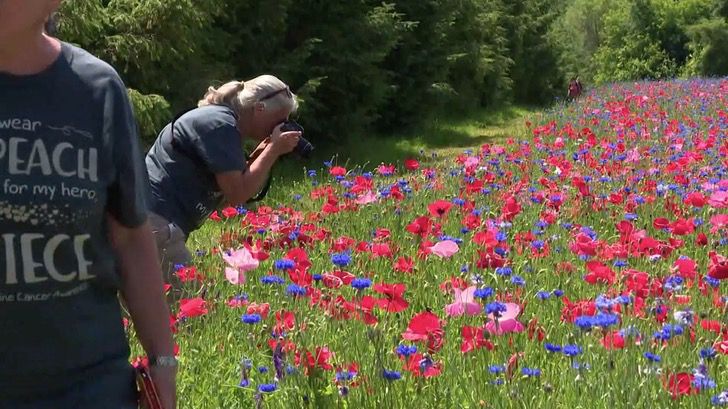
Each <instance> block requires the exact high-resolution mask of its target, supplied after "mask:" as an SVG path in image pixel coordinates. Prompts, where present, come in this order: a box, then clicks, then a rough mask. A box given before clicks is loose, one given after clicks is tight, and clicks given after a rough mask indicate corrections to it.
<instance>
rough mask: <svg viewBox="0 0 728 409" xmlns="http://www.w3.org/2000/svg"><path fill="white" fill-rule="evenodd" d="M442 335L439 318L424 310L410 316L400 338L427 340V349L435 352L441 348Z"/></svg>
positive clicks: (443, 333)
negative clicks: (405, 329)
mask: <svg viewBox="0 0 728 409" xmlns="http://www.w3.org/2000/svg"><path fill="white" fill-rule="evenodd" d="M444 335H445V332H444V331H443V329H442V321H441V320H440V318H438V316H437V315H435V314H433V313H431V312H429V311H425V312H421V313H419V314H417V315H415V316H414V317H412V319H411V320H410V322H409V325H407V331H405V332H404V333H402V338H404V339H406V340H408V341H427V347H428V349H429V350H430V351H431V352H437V351H439V350H440V348H442V341H443V339H442V338H443V336H444Z"/></svg>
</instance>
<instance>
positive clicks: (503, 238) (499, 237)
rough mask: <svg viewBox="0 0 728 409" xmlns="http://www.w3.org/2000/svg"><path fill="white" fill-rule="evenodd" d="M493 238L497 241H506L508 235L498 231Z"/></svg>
mask: <svg viewBox="0 0 728 409" xmlns="http://www.w3.org/2000/svg"><path fill="white" fill-rule="evenodd" d="M495 239H496V240H498V241H506V240H508V235H507V234H506V232H504V231H499V232H498V233H496V234H495Z"/></svg>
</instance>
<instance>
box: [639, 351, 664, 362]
mask: <svg viewBox="0 0 728 409" xmlns="http://www.w3.org/2000/svg"><path fill="white" fill-rule="evenodd" d="M642 356H644V357H645V358H647V360H648V361H650V362H660V361H662V358H661V357H660V356H659V355H657V354H653V353H652V352H645V353H644V354H642Z"/></svg>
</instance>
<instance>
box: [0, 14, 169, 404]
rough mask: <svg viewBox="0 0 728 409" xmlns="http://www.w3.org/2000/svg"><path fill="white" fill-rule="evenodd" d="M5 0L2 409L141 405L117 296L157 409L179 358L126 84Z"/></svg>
mask: <svg viewBox="0 0 728 409" xmlns="http://www.w3.org/2000/svg"><path fill="white" fill-rule="evenodd" d="M60 2H61V0H0V328H2V331H3V336H2V340H0V362H2V365H0V408H3V409H4V408H13V409H25V408H28V409H31V408H32V409H45V408H49V409H50V408H52V409H65V408H69V409H71V408H72V409H85V408H89V409H91V408H94V409H95V408H110V409H127V408H136V407H138V398H137V388H136V384H135V373H134V369H133V368H132V367H131V365H130V363H129V352H130V350H129V344H128V341H127V338H126V334H125V331H124V324H123V322H122V309H121V305H120V300H119V293H121V297H122V298H123V300H124V302H125V305H126V307H127V308H128V311H129V313H130V315H131V318H132V320H133V322H134V326H135V330H136V333H137V335H138V337H139V340H140V342H141V345H142V346H143V348H144V350H145V351H146V353H147V354H148V356H149V357H150V361H151V364H150V365H151V375H152V379H153V381H154V383H155V386H156V388H157V389H158V391H159V393H160V395H161V399H162V401H163V404H164V408H165V409H171V408H174V407H176V406H175V405H176V396H175V394H176V392H175V377H176V360H174V345H173V340H172V334H171V331H170V328H169V321H168V320H169V309H168V307H167V304H166V301H165V299H164V293H163V286H162V285H163V284H162V274H161V271H160V267H159V264H158V262H157V253H156V247H155V244H154V238H153V236H152V231H151V228H150V226H149V223H148V222H147V207H146V204H145V203H146V201H147V196H148V181H147V174H146V170H145V168H144V162H143V153H142V152H141V151H140V147H139V141H138V135H137V130H136V123H135V121H134V117H133V114H132V107H131V105H130V103H129V100H128V97H127V93H126V88H125V87H124V84H123V83H122V81H121V79H120V78H119V76H118V75H117V73H116V72H115V71H114V70H113V69H112V68H111V67H110V66H109V65H107V64H106V63H104V62H102V61H101V60H99V59H97V58H95V57H93V56H92V55H90V54H89V53H87V52H86V51H84V50H82V49H80V48H76V47H74V46H71V45H69V44H67V43H63V42H61V41H59V40H57V39H55V38H53V37H50V36H48V35H46V34H45V33H44V31H43V26H44V23H45V21H46V19H47V18H48V16H49V15H50V14H51V13H53V12H55V10H56V9H57V8H58V7H59V5H60Z"/></svg>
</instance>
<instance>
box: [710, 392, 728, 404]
mask: <svg viewBox="0 0 728 409" xmlns="http://www.w3.org/2000/svg"><path fill="white" fill-rule="evenodd" d="M710 403H712V404H713V406H728V389H726V390H724V391H723V392H721V393H719V394H717V395H713V396H712V397H711V398H710Z"/></svg>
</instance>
